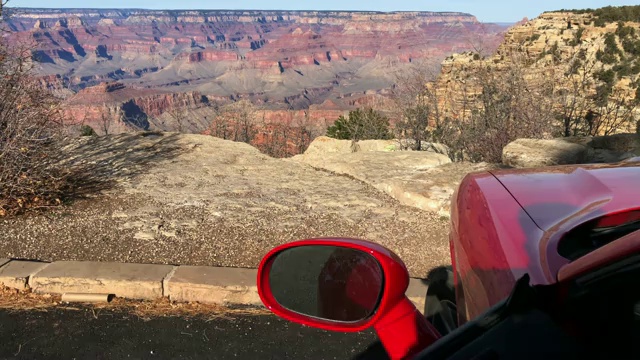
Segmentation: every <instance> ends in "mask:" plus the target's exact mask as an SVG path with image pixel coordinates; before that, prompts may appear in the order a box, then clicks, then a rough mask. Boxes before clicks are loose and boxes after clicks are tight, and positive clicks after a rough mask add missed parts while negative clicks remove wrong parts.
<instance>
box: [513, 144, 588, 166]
mask: <svg viewBox="0 0 640 360" xmlns="http://www.w3.org/2000/svg"><path fill="white" fill-rule="evenodd" d="M588 152H589V148H588V147H587V146H585V145H582V144H579V143H576V142H572V141H567V140H564V139H551V140H541V139H518V140H516V141H513V142H511V143H509V145H507V146H505V148H504V149H503V151H502V163H503V164H505V165H508V166H512V167H516V168H528V167H542V166H550V165H565V164H580V163H582V162H584V161H585V160H586V159H587V154H588Z"/></svg>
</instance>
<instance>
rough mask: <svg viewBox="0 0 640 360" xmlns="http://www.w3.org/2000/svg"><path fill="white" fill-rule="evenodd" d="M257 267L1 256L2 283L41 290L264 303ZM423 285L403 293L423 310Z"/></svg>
mask: <svg viewBox="0 0 640 360" xmlns="http://www.w3.org/2000/svg"><path fill="white" fill-rule="evenodd" d="M256 278H257V269H245V268H230V267H214V266H190V265H155V264H133V263H115V262H94V261H54V262H42V261H27V260H18V259H0V285H4V286H6V287H9V288H13V289H17V290H25V289H31V290H32V291H33V292H35V293H39V294H64V293H82V294H113V295H115V296H116V297H121V298H125V299H136V300H155V299H159V298H168V299H169V300H172V301H177V302H198V303H205V304H220V305H249V306H260V307H261V306H263V304H262V301H261V300H260V297H259V295H258V288H257V286H256ZM426 292H427V285H425V284H424V282H423V280H421V279H413V278H412V279H410V282H409V287H408V289H407V291H406V294H407V297H408V298H409V300H411V301H412V302H413V303H414V304H415V305H416V307H417V308H418V310H420V311H421V312H422V311H423V308H424V301H425V295H426Z"/></svg>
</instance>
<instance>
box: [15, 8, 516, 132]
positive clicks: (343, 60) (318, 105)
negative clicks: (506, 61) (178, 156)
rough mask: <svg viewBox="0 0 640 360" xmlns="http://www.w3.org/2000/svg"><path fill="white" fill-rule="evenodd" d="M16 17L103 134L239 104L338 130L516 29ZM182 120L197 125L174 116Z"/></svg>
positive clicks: (407, 18)
mask: <svg viewBox="0 0 640 360" xmlns="http://www.w3.org/2000/svg"><path fill="white" fill-rule="evenodd" d="M12 10H13V11H12V16H11V17H10V19H9V20H8V21H7V22H6V23H5V26H6V27H8V30H10V36H9V39H10V41H13V42H15V43H17V44H23V45H26V46H27V47H28V48H29V49H30V51H31V54H32V58H33V59H34V60H35V62H36V65H37V75H38V80H39V81H40V83H41V84H42V86H45V87H47V88H49V89H51V90H52V91H54V92H55V93H56V94H58V95H59V96H60V97H62V98H63V99H64V102H65V111H66V112H67V114H68V118H69V119H70V120H71V121H72V122H75V123H78V124H80V123H81V124H88V125H91V126H92V127H94V128H96V131H98V132H99V133H100V132H106V131H105V130H106V129H107V127H108V128H109V131H110V132H123V131H128V130H136V129H145V130H177V129H179V128H180V129H183V128H184V130H185V131H189V132H202V131H204V130H205V129H206V128H207V126H208V125H207V124H208V123H209V120H210V118H211V116H212V114H213V113H214V112H215V110H214V109H213V108H215V107H216V106H218V105H219V104H224V103H228V102H234V101H238V100H247V101H249V102H250V103H252V104H254V105H255V106H256V107H257V108H258V109H259V111H260V112H261V115H262V118H264V119H270V120H271V121H278V120H279V119H281V118H283V117H284V118H291V119H293V118H300V117H307V118H311V119H312V120H313V121H315V122H316V123H318V124H325V123H328V122H333V121H334V120H335V119H336V118H337V117H338V116H340V115H342V114H344V113H345V112H346V111H348V110H350V109H354V108H356V107H359V106H364V105H372V104H380V103H384V102H385V101H387V100H386V98H387V97H388V94H389V89H390V88H392V87H393V85H394V81H395V79H396V76H397V74H399V73H403V72H405V71H407V69H410V68H412V67H416V66H423V65H424V64H436V66H437V64H440V62H441V61H442V60H443V59H444V58H445V57H447V56H449V55H451V54H454V53H459V52H464V51H479V49H481V50H482V51H484V52H486V53H488V54H490V53H492V52H493V51H495V49H497V47H498V45H499V44H500V42H501V41H502V39H503V37H504V33H505V31H506V30H507V26H505V25H498V24H486V23H481V22H479V21H478V20H477V19H476V18H475V17H474V16H472V15H470V14H465V13H456V12H391V13H382V12H344V11H234V10H166V11H161V10H116V9H113V10H109V9H100V10H98V9H20V8H16V9H12ZM178 110H179V111H183V112H185V113H186V114H188V116H189V119H190V120H189V123H188V124H187V125H186V126H183V124H177V121H176V119H175V116H169V115H167V114H170V113H175V111H178Z"/></svg>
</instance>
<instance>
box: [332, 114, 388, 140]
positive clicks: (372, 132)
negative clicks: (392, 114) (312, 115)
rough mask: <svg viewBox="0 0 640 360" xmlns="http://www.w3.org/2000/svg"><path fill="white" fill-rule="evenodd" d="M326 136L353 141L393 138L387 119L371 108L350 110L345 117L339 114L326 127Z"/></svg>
mask: <svg viewBox="0 0 640 360" xmlns="http://www.w3.org/2000/svg"><path fill="white" fill-rule="evenodd" d="M327 136H328V137H331V138H334V139H343V140H354V141H358V140H370V139H384V140H388V139H392V138H393V135H392V134H391V131H390V129H389V119H388V118H387V117H386V116H384V115H382V114H380V113H379V112H377V111H375V110H373V109H371V108H366V109H364V110H362V109H356V110H353V111H350V112H349V116H348V117H347V118H345V117H344V116H340V117H339V118H338V120H336V121H335V123H334V124H333V125H332V126H330V127H329V128H328V129H327Z"/></svg>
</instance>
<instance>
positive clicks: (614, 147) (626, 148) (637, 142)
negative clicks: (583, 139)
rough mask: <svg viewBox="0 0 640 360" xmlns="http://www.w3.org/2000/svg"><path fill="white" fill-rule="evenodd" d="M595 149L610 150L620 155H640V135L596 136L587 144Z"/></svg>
mask: <svg viewBox="0 0 640 360" xmlns="http://www.w3.org/2000/svg"><path fill="white" fill-rule="evenodd" d="M587 145H588V146H589V147H591V148H593V149H600V150H608V151H611V152H615V153H618V154H620V155H622V154H624V153H635V154H638V153H640V135H638V134H614V135H607V136H596V137H593V138H592V139H591V141H590V142H589V143H588V144H587Z"/></svg>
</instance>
